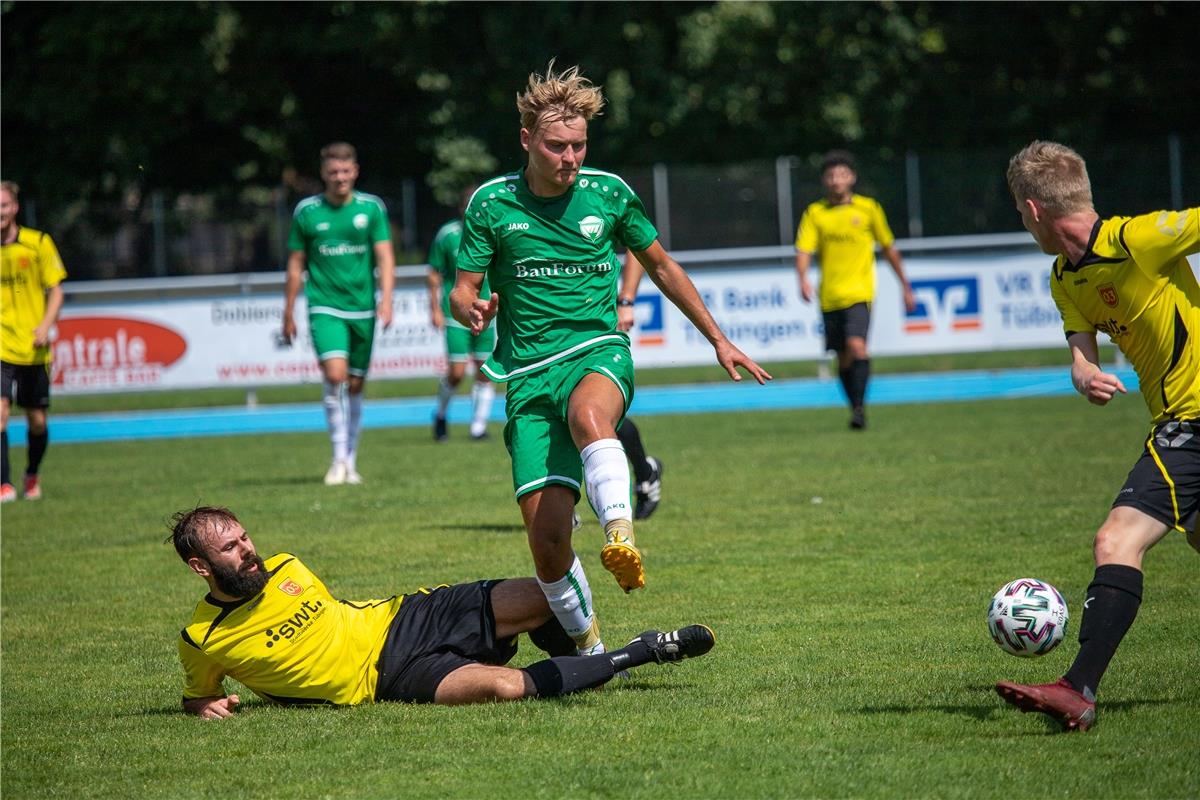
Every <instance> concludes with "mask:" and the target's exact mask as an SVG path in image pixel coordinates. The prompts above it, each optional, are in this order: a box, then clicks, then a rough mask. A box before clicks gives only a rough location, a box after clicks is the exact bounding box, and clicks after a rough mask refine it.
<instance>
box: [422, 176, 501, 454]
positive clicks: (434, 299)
mask: <svg viewBox="0 0 1200 800" xmlns="http://www.w3.org/2000/svg"><path fill="white" fill-rule="evenodd" d="M477 187H478V184H471V185H470V186H468V187H467V188H466V190H465V191H464V192H463V193H462V197H461V198H460V199H459V206H458V216H459V218H458V219H452V220H450V221H449V222H447V223H446V224H445V225H443V226H442V227H441V228H439V229H438V232H437V235H436V236H434V237H433V244H431V245H430V246H429V316H430V322H431V324H432V325H433V327H435V328H438V329H439V330H444V331H445V332H446V360H447V362H448V368H447V370H446V375H445V376H444V377H443V378H442V379H441V380H440V381H439V382H438V399H437V403H438V404H437V411H436V412H435V413H434V416H433V438H434V439H436V440H438V441H439V442H442V441H445V440H446V439H447V438H448V437H449V431H448V430H447V427H446V410H447V409H448V408H449V407H450V400H451V399H453V397H454V392H455V391H457V390H458V385H459V384H460V383H462V379H463V378H464V377H465V376H466V374H467V362H468V361H472V362H474V364H475V365H476V367H477V369H476V371H475V385H474V386H473V387H472V388H471V400H472V407H473V408H472V411H473V413H472V415H471V429H470V430H471V438H472V439H476V440H478V439H486V438H487V422H488V417H489V416H491V413H492V402H493V400H495V397H496V386H495V384H493V383H492V382H491V381H490V380H489V379H488V376H487V375H485V374H484V373H483V371H482V370H481V369H478V367H480V366H482V365H483V362H485V361H487V359H488V356H490V355H491V354H492V348H494V347H495V346H496V332H495V331H494V330H492V329H491V328H488V329H487V330H484V331H481V332H480V333H478V334H473V333H471V332H470V331H469V330H467V328H466V326H464V325H463V324H462V323H460V322H459V321H458V320H456V319H454V316H453V315H452V314H451V313H450V289H451V288H452V287H453V286H454V273H455V269H456V267H455V263H454V262H455V261H456V260H457V259H458V247H459V244H460V243H461V242H462V232H463V224H462V215H463V213H464V212H465V211H466V208H467V201H468V200H470V199H471V195H473V194H474V193H475V189H476V188H477ZM481 292H482V293H483V294H485V295H486V294H490V290H489V289H488V284H487V279H486V278H485V279H484V281H483V288H482V289H481Z"/></svg>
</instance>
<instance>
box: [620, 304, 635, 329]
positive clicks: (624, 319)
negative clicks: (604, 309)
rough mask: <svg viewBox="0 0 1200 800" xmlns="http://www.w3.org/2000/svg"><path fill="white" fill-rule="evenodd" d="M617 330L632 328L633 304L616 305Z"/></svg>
mask: <svg viewBox="0 0 1200 800" xmlns="http://www.w3.org/2000/svg"><path fill="white" fill-rule="evenodd" d="M617 330H619V331H625V332H626V333H628V332H629V331H631V330H633V306H617Z"/></svg>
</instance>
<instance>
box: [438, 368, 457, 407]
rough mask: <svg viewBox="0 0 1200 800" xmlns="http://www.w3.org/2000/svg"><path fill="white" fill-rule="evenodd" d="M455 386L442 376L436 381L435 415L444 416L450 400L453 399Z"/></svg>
mask: <svg viewBox="0 0 1200 800" xmlns="http://www.w3.org/2000/svg"><path fill="white" fill-rule="evenodd" d="M454 389H455V387H453V386H451V385H450V381H448V380H446V378H445V377H443V378H442V379H441V380H440V381H438V398H437V403H438V404H437V415H438V416H439V417H445V416H446V409H448V408H449V407H450V401H451V400H453V399H454Z"/></svg>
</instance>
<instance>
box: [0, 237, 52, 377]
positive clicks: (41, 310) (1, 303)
mask: <svg viewBox="0 0 1200 800" xmlns="http://www.w3.org/2000/svg"><path fill="white" fill-rule="evenodd" d="M0 254H2V255H0V361H7V362H8V363H10V364H48V363H49V362H50V358H51V354H50V348H49V347H34V346H33V329H34V328H36V327H37V326H38V325H40V324H41V323H42V318H43V317H44V316H46V290H47V289H50V288H51V287H53V286H57V285H58V284H60V283H62V282H63V280H64V279H65V278H66V277H67V270H66V269H65V268H64V267H63V263H62V259H61V258H59V256H58V248H56V247H55V246H54V240H53V239H51V238H50V234H48V233H43V232H42V231H36V230H34V229H33V228H18V229H17V239H16V241H14V242H13V243H11V244H6V245H4V246H3V247H0Z"/></svg>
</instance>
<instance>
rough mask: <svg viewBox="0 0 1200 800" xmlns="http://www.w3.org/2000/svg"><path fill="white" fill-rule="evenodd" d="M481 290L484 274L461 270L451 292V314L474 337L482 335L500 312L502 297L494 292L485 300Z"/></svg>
mask: <svg viewBox="0 0 1200 800" xmlns="http://www.w3.org/2000/svg"><path fill="white" fill-rule="evenodd" d="M481 288H483V273H482V272H471V271H469V270H465V269H460V270H459V271H458V275H457V277H456V278H455V279H454V290H453V291H452V292H450V313H452V314H453V315H454V318H455V319H456V320H458V321H459V322H460V323H462V324H463V325H466V326H467V327H468V328H470V330H471V333H472V334H474V335H478V334H480V333H482V332H483V329H484V328H486V327H487V326H488V323H489V322H491V321H492V319H493V318H494V317H495V316H496V312H497V311H499V310H500V296H499V295H498V294H496V293H495V292H492V295H491V297H489V298H487V299H484V298H482V297H480V296H479V290H480V289H481Z"/></svg>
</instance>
